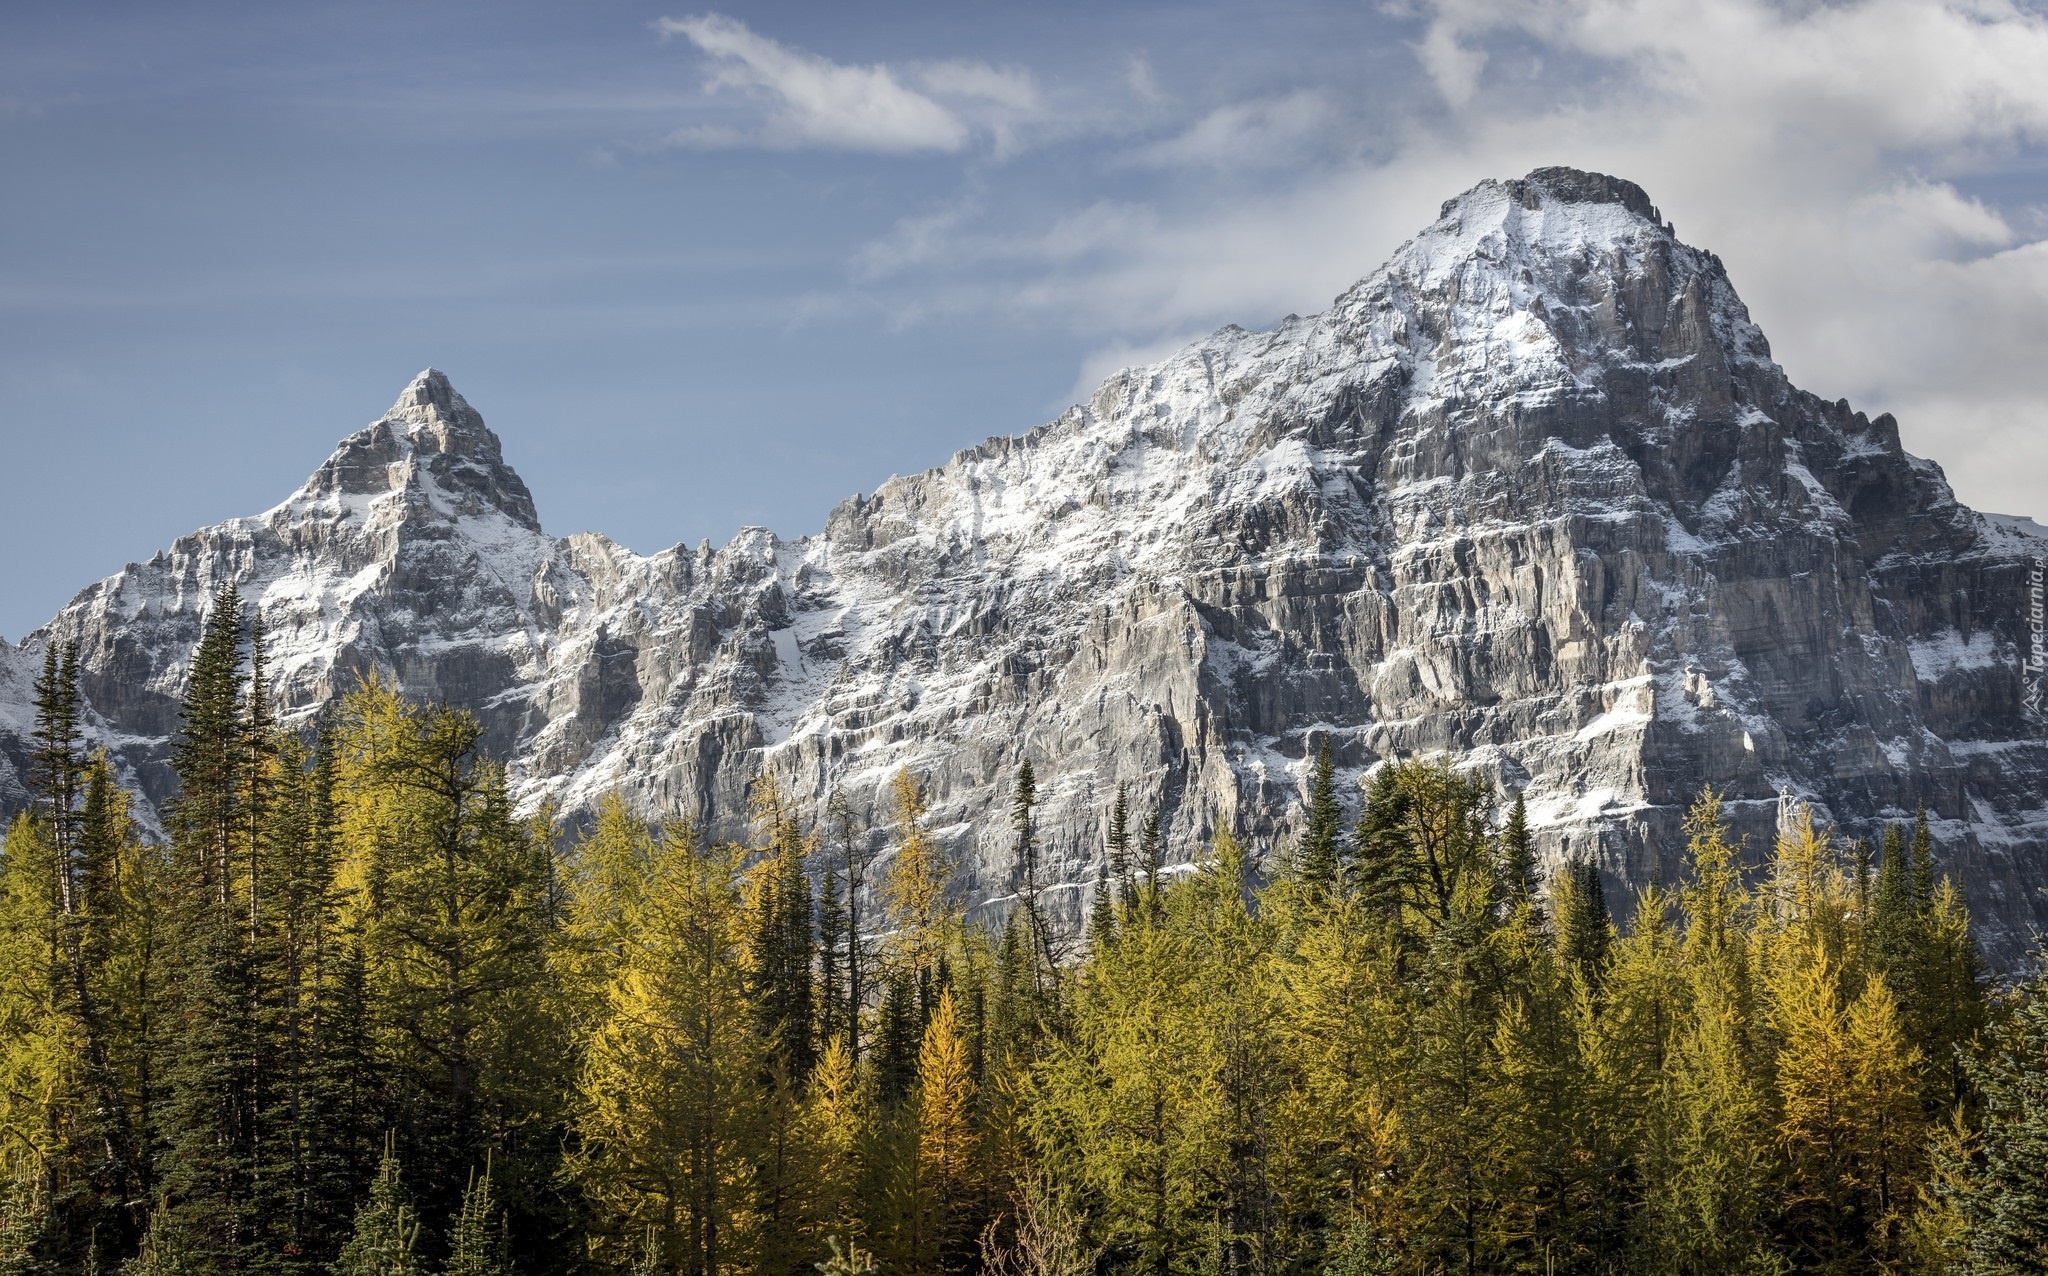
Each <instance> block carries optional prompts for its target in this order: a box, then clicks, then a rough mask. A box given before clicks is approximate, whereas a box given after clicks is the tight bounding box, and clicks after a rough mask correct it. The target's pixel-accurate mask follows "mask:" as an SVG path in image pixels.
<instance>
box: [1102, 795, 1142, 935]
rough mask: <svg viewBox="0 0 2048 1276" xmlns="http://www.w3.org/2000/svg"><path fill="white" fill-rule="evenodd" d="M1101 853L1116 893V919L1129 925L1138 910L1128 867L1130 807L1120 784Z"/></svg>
mask: <svg viewBox="0 0 2048 1276" xmlns="http://www.w3.org/2000/svg"><path fill="white" fill-rule="evenodd" d="M1105 850H1106V855H1107V858H1108V861H1109V876H1110V884H1111V886H1112V887H1114V889H1115V891H1116V905H1117V915H1118V917H1119V918H1121V919H1122V920H1124V921H1129V920H1130V918H1131V914H1132V912H1134V911H1135V910H1136V909H1137V907H1138V883H1137V877H1136V874H1135V873H1134V871H1133V868H1132V864H1131V805H1130V799H1129V795H1128V794H1127V793H1126V791H1125V785H1124V784H1123V782H1122V781H1118V782H1117V786H1116V802H1115V803H1114V804H1113V805H1111V807H1110V808H1109V836H1108V838H1107V839H1106V842H1105Z"/></svg>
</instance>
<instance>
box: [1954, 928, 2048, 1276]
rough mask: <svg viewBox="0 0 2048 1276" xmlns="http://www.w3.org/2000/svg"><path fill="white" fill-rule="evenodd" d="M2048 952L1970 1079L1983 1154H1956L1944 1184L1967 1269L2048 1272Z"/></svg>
mask: <svg viewBox="0 0 2048 1276" xmlns="http://www.w3.org/2000/svg"><path fill="white" fill-rule="evenodd" d="M2044 958H2048V953H2044V954H2038V955H2037V956H2036V958H2035V974H2034V975H2033V976H2032V977H2031V978H2030V979H2028V980H2027V982H2026V983H2025V984H2023V985H2022V986H2021V988H2020V990H2019V992H2020V995H2019V996H2018V997H2017V998H2016V1000H2015V1002H2014V1005H2013V1007H2012V1009H2011V1011H2010V1013H2009V1014H2007V1015H2006V1016H2004V1017H2003V1018H2002V1019H2001V1020H2000V1021H1999V1022H1998V1023H1996V1024H1995V1025H1994V1026H1993V1027H1991V1028H1990V1030H1989V1032H1988V1034H1987V1035H1988V1036H1989V1038H1990V1040H1989V1042H1988V1046H1989V1049H1987V1050H1986V1051H1985V1053H1984V1054H1983V1056H1982V1057H1981V1058H1979V1059H1977V1060H1973V1061H1972V1063H1971V1066H1970V1080H1971V1082H1972V1084H1973V1086H1974V1088H1975V1090H1976V1093H1977V1095H1978V1101H1979V1105H1980V1107H1979V1110H1980V1112H1981V1117H1980V1121H1981V1132H1980V1134H1979V1136H1978V1139H1977V1146H1976V1148H1975V1149H1974V1152H1975V1155H1971V1154H1970V1150H1969V1149H1967V1148H1963V1147H1958V1148H1954V1149H1953V1150H1951V1151H1950V1152H1949V1154H1948V1157H1947V1160H1946V1167H1947V1169H1948V1171H1949V1173H1948V1174H1947V1176H1946V1177H1945V1178H1944V1179H1943V1180H1942V1181H1940V1182H1939V1183H1938V1185H1937V1190H1938V1191H1939V1193H1940V1200H1941V1203H1942V1204H1944V1205H1945V1206H1947V1207H1948V1208H1949V1209H1950V1210H1951V1211H1953V1213H1954V1215H1955V1218H1956V1220H1957V1223H1958V1230H1959V1231H1960V1243H1959V1245H1958V1248H1960V1249H1961V1250H1962V1252H1963V1255H1964V1260H1965V1261H1964V1262H1963V1264H1962V1266H1961V1270H1962V1271H1963V1272H1964V1273H1966V1274H1967V1276H1994V1274H1996V1276H2016V1274H2018V1273H2043V1272H2048V977H2044V976H2043V975H2042V974H2041V973H2040V972H2041V970H2042V969H2044V968H2048V960H2044Z"/></svg>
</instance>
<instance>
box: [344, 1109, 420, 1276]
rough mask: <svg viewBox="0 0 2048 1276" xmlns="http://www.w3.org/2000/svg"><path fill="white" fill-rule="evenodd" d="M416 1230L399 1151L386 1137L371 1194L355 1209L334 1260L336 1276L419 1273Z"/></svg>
mask: <svg viewBox="0 0 2048 1276" xmlns="http://www.w3.org/2000/svg"><path fill="white" fill-rule="evenodd" d="M419 1234H420V1225H419V1218H418V1216H417V1215H416V1214H415V1213H414V1212H413V1208H412V1204H411V1203H410V1201H409V1200H408V1199H407V1197H406V1193H405V1188H404V1185H403V1184H402V1183H401V1182H400V1181H399V1170H398V1154H397V1152H396V1151H395V1150H394V1149H393V1145H392V1142H391V1140H389V1139H387V1140H386V1141H385V1146H384V1159H383V1162H382V1163H381V1164H380V1165H379V1166H378V1168H377V1181H376V1182H375V1183H373V1184H372V1185H371V1187H370V1198H369V1200H367V1201H365V1202H364V1203H363V1207H362V1208H361V1209H359V1210H357V1211H356V1222H355V1231H354V1233H353V1234H352V1235H351V1236H350V1237H349V1239H348V1244H346V1245H344V1246H343V1247H342V1250H341V1256H340V1257H339V1258H337V1259H336V1260H335V1263H334V1272H335V1276H418V1274H419V1273H420V1272H421V1267H420V1263H419V1259H418V1258H417V1257H416V1256H415V1254H414V1252H413V1250H414V1246H415V1244H416V1243H417V1242H418V1240H419Z"/></svg>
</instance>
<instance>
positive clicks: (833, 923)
mask: <svg viewBox="0 0 2048 1276" xmlns="http://www.w3.org/2000/svg"><path fill="white" fill-rule="evenodd" d="M848 929H849V928H848V926H847V921H846V904H845V902H844V901H843V900H841V899H840V897H839V871H838V869H836V868H832V867H827V868H826V869H825V877H824V880H823V881H821V882H819V883H818V1040H819V1041H820V1042H824V1043H828V1044H829V1043H830V1042H831V1041H832V1040H833V1039H834V1038H840V1039H842V1040H843V1039H844V1038H846V1037H847V1036H848V1034H849V1033H850V1032H851V1031H852V1030H853V1028H854V1026H855V1025H854V1023H853V1021H852V1019H851V1018H850V1016H849V1015H848V1014H847V992H846V982H847V974H848V971H847V960H846V958H847V953H846V944H847V935H848Z"/></svg>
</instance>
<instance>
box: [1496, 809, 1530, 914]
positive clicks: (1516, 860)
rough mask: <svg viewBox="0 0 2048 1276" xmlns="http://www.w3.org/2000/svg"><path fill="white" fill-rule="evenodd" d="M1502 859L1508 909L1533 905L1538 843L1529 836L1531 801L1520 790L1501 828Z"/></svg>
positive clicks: (1502, 878)
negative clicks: (1504, 824)
mask: <svg viewBox="0 0 2048 1276" xmlns="http://www.w3.org/2000/svg"><path fill="white" fill-rule="evenodd" d="M1500 859H1501V870H1500V872H1501V880H1502V882H1503V884H1504V885H1505V887H1506V893H1507V904H1508V907H1509V908H1511V909H1512V908H1517V907H1520V906H1521V905H1523V904H1532V903H1533V902H1534V901H1535V897H1536V844H1535V840H1534V839H1533V838H1531V837H1530V835H1529V802H1528V799H1527V798H1526V797H1524V796H1523V794H1522V792H1521V790H1519V789H1517V790H1516V791H1515V804H1514V805H1513V806H1511V807H1509V808H1508V819H1507V824H1506V826H1505V827H1503V828H1502V829H1501V834H1500Z"/></svg>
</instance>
